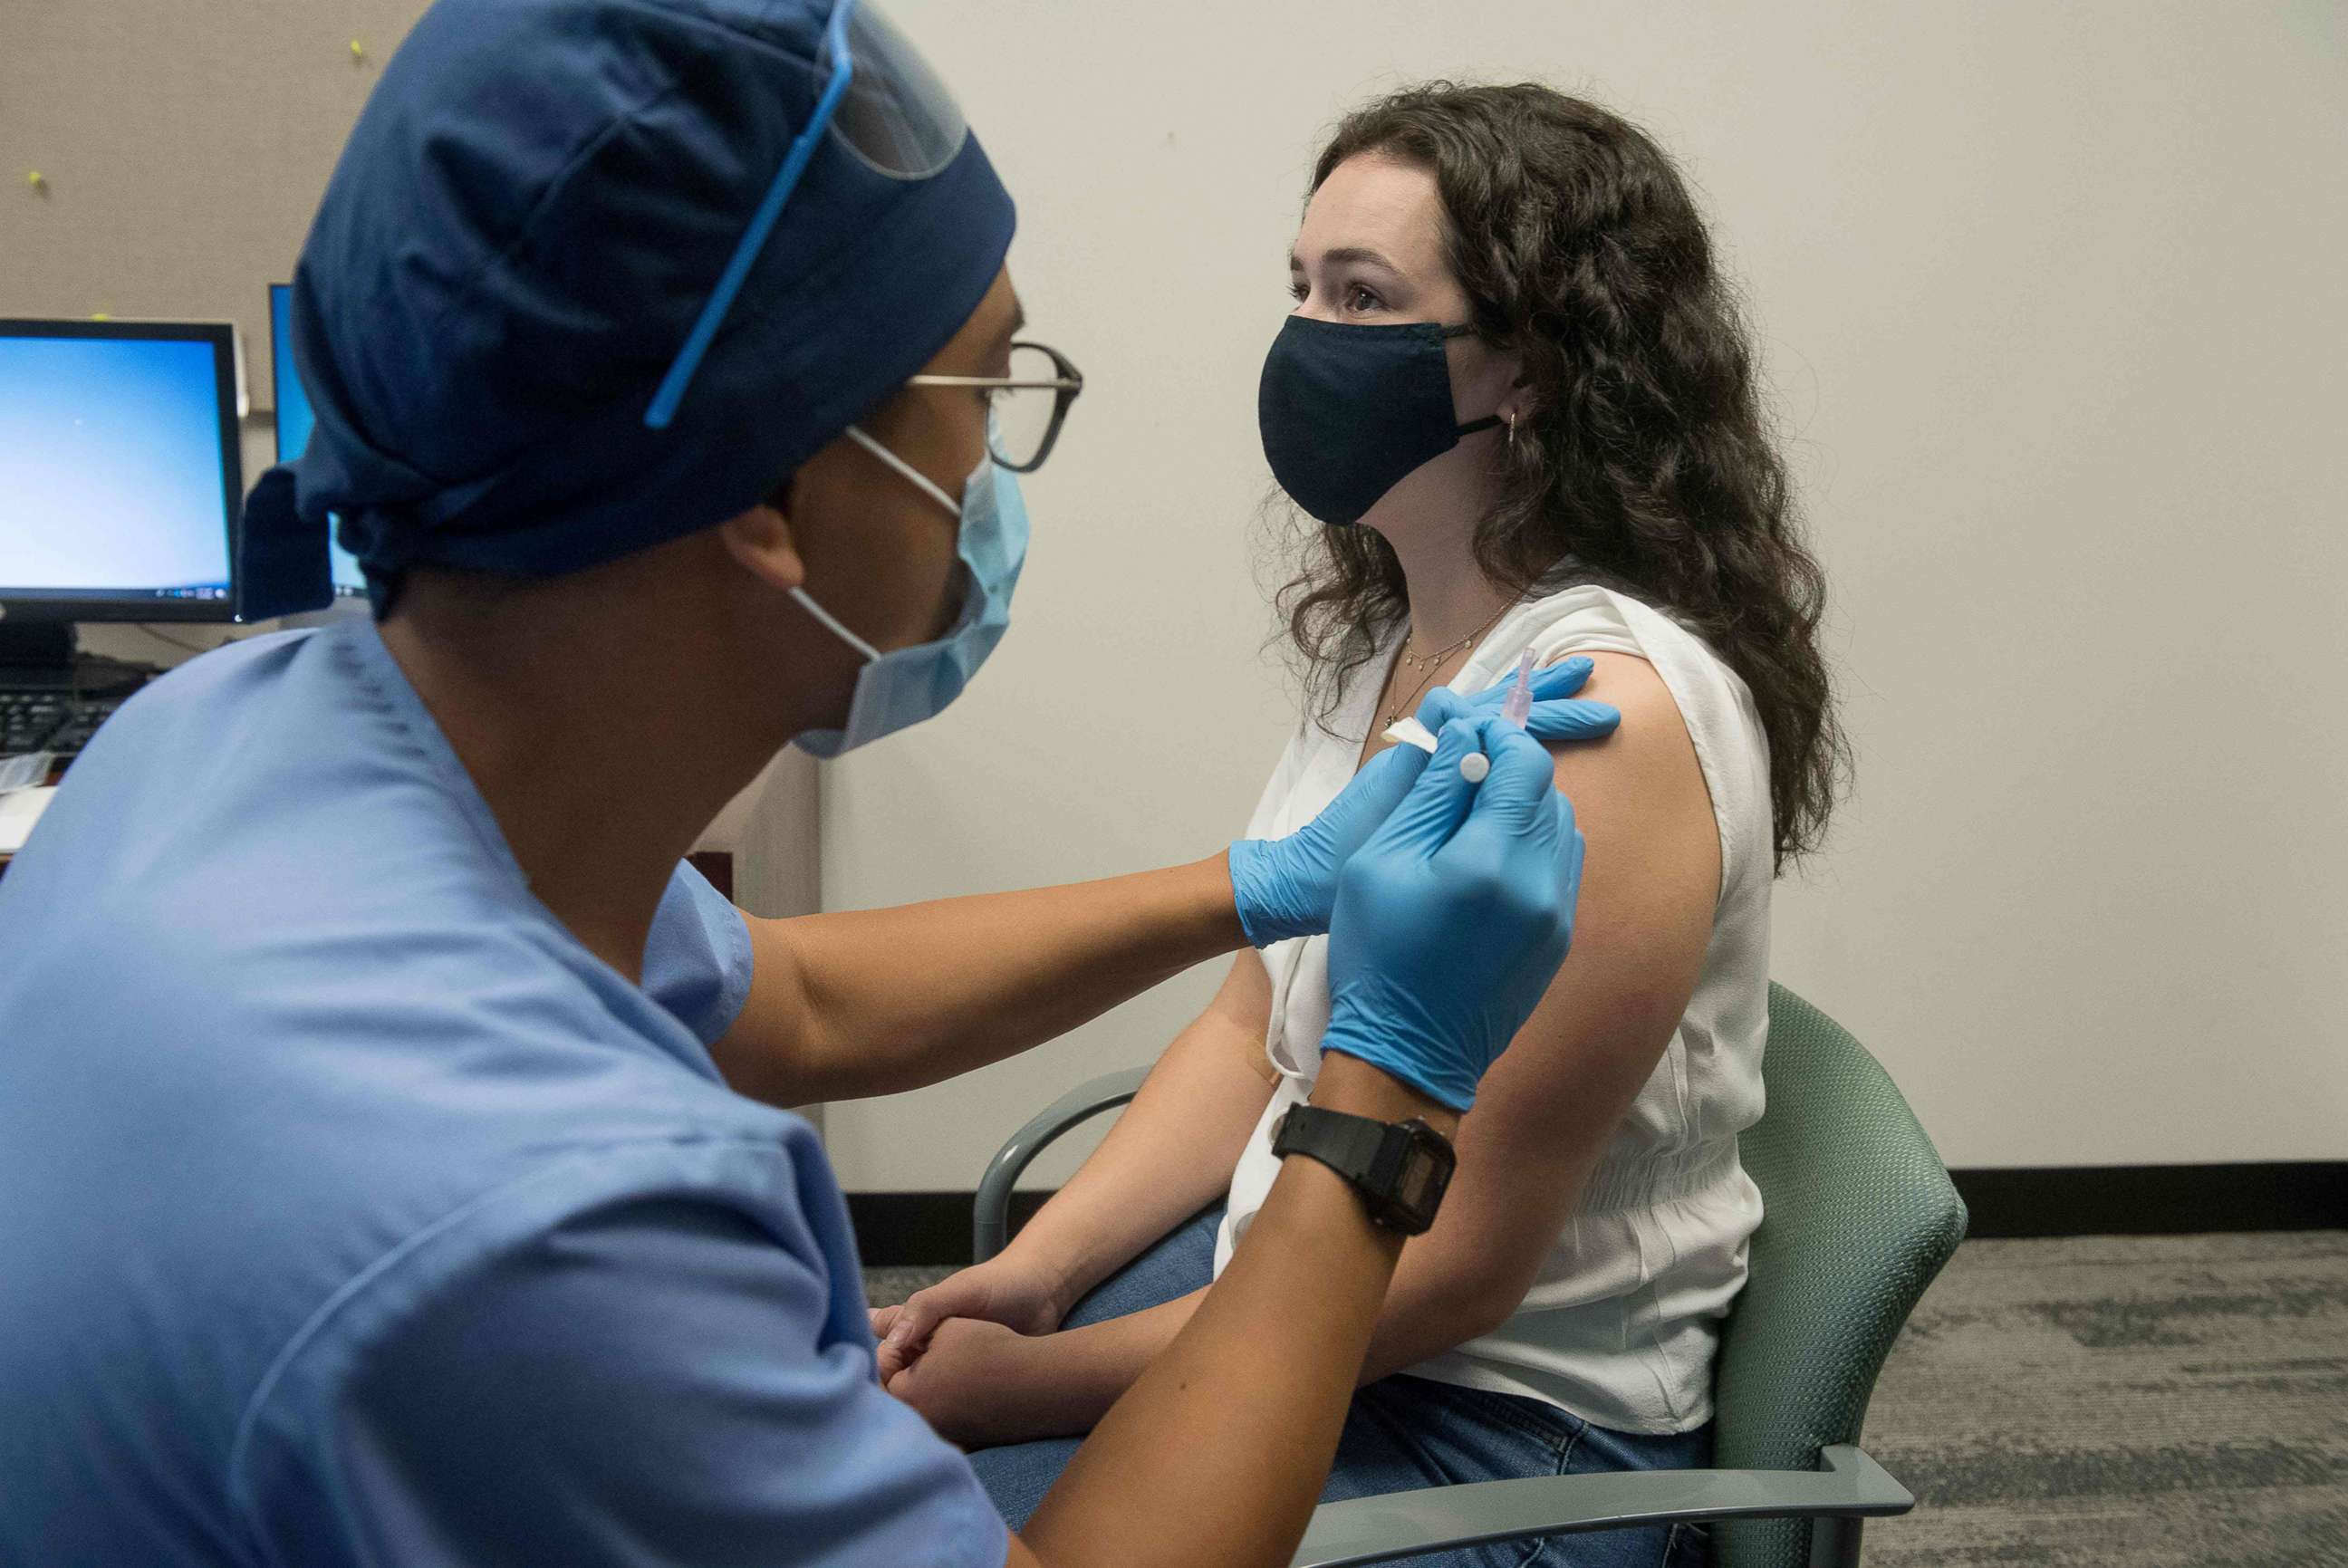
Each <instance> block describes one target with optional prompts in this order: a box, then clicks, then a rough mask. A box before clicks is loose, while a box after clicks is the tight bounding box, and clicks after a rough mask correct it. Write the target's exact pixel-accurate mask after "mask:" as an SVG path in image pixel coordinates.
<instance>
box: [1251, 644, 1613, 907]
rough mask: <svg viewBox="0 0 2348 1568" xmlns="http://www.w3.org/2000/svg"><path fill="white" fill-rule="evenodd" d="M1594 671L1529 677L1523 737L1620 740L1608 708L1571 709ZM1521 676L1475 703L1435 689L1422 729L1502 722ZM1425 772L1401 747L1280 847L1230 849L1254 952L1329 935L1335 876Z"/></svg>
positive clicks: (1421, 715)
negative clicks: (1504, 704)
mask: <svg viewBox="0 0 2348 1568" xmlns="http://www.w3.org/2000/svg"><path fill="white" fill-rule="evenodd" d="M1590 671H1591V662H1590V661H1589V660H1588V659H1586V658H1581V657H1575V658H1570V659H1567V660H1565V661H1563V662H1562V663H1560V664H1555V665H1550V666H1549V667H1548V668H1547V669H1539V670H1535V671H1534V672H1533V675H1532V688H1533V708H1532V715H1531V717H1529V718H1528V719H1527V720H1526V721H1525V733H1526V734H1528V735H1530V736H1531V737H1533V738H1535V739H1537V740H1596V739H1601V738H1604V737H1606V736H1609V735H1612V734H1613V733H1614V729H1615V727H1616V726H1618V725H1620V724H1621V723H1622V711H1621V710H1620V709H1619V708H1617V707H1614V706H1613V705H1612V704H1611V703H1603V702H1570V701H1567V700H1565V699H1566V698H1569V697H1570V696H1572V695H1573V694H1574V693H1575V692H1578V691H1580V690H1581V687H1582V684H1583V683H1584V682H1586V681H1588V680H1589V679H1590ZM1514 680H1515V676H1513V675H1512V676H1509V679H1507V680H1503V681H1502V682H1501V683H1500V684H1499V685H1498V686H1494V687H1493V688H1492V689H1491V690H1489V691H1487V692H1479V693H1478V694H1477V695H1476V696H1466V697H1463V696H1459V695H1457V693H1455V692H1453V691H1452V690H1451V688H1450V687H1448V686H1437V687H1436V688H1435V689H1434V690H1433V691H1431V692H1429V693H1427V694H1426V700H1425V701H1423V702H1421V703H1420V704H1419V707H1418V716H1417V717H1418V721H1419V722H1420V723H1421V724H1423V725H1425V726H1426V727H1427V729H1428V730H1429V731H1430V732H1434V731H1439V730H1441V729H1442V728H1443V727H1444V725H1445V724H1447V723H1448V722H1449V721H1450V720H1452V719H1454V718H1481V717H1486V716H1488V715H1497V714H1498V712H1499V711H1500V701H1501V699H1502V698H1503V697H1505V696H1507V695H1508V692H1509V686H1510V685H1511V684H1513V682H1514ZM1425 766H1426V752H1424V751H1421V750H1419V749H1418V748H1416V747H1415V746H1395V747H1390V748H1387V749H1386V750H1385V751H1382V752H1380V753H1378V755H1376V756H1375V757H1373V758H1370V760H1369V763H1368V765H1367V766H1366V767H1365V768H1364V769H1362V770H1361V771H1360V772H1359V773H1356V774H1354V780H1353V782H1352V783H1350V784H1348V785H1346V786H1345V788H1344V792H1343V793H1341V794H1339V795H1338V797H1337V798H1336V799H1334V800H1332V801H1330V802H1329V804H1328V806H1327V808H1326V809H1324V810H1323V811H1322V813H1321V814H1320V815H1319V816H1317V817H1315V818H1313V820H1311V821H1310V822H1307V823H1306V824H1305V825H1304V826H1303V827H1302V828H1299V829H1298V830H1296V831H1295V832H1293V833H1291V834H1289V835H1288V837H1286V838H1284V839H1241V840H1240V841H1238V842H1237V843H1234V844H1233V845H1232V846H1231V895H1232V898H1233V899H1234V901H1235V902H1236V903H1238V905H1239V912H1240V928H1241V930H1242V931H1244V932H1246V933H1247V939H1248V941H1249V942H1250V943H1251V944H1254V945H1255V946H1258V947H1266V946H1269V945H1271V944H1272V943H1275V942H1280V941H1284V940H1285V939H1287V938H1289V937H1292V936H1318V935H1319V934H1321V933H1323V932H1324V931H1326V930H1328V929H1329V911H1330V907H1331V906H1332V904H1334V902H1335V900H1336V897H1337V872H1338V870H1339V868H1341V867H1342V866H1344V863H1345V858H1346V857H1347V856H1348V855H1351V854H1352V853H1353V852H1354V851H1355V850H1357V849H1359V848H1361V847H1362V845H1363V844H1364V843H1365V842H1366V841H1368V839H1369V836H1370V834H1371V833H1372V832H1374V831H1375V830H1376V829H1377V825H1378V824H1379V823H1380V822H1383V821H1385V819H1386V813H1387V812H1389V811H1391V810H1394V808H1395V802H1396V801H1398V800H1400V799H1402V798H1403V796H1404V795H1405V794H1406V793H1407V792H1408V791H1409V789H1410V787H1411V785H1412V783H1413V782H1414V781H1416V779H1417V778H1418V775H1419V770H1420V769H1422V768H1424V767H1425Z"/></svg>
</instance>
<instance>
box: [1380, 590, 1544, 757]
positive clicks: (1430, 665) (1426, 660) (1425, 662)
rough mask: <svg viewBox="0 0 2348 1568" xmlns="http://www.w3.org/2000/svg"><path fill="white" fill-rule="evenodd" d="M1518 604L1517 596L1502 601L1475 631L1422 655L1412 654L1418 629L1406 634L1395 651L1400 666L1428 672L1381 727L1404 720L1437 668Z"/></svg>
mask: <svg viewBox="0 0 2348 1568" xmlns="http://www.w3.org/2000/svg"><path fill="white" fill-rule="evenodd" d="M1516 607H1517V606H1516V602H1515V601H1514V600H1510V601H1509V603H1506V604H1503V605H1501V606H1500V607H1499V609H1498V610H1497V611H1495V612H1493V614H1492V618H1491V619H1490V620H1488V621H1487V622H1485V623H1484V624H1482V625H1480V626H1478V627H1477V628H1476V629H1475V630H1474V631H1472V632H1470V633H1468V634H1467V635H1466V636H1464V637H1462V638H1460V639H1459V640H1458V641H1457V642H1456V643H1451V644H1447V645H1445V646H1443V647H1440V648H1437V649H1436V650H1435V652H1433V653H1431V654H1422V655H1418V656H1417V657H1416V658H1414V657H1413V656H1412V655H1411V651H1410V645H1411V640H1412V638H1413V637H1416V635H1417V633H1416V632H1415V631H1414V632H1412V633H1411V634H1408V635H1406V636H1405V637H1404V638H1403V640H1402V651H1401V652H1400V653H1398V654H1396V655H1395V660H1396V667H1397V668H1400V669H1412V670H1425V671H1426V674H1425V675H1423V676H1419V677H1418V684H1417V685H1416V686H1413V687H1411V688H1410V690H1409V691H1408V692H1407V693H1406V694H1405V695H1404V696H1403V697H1402V699H1401V700H1400V701H1399V702H1396V703H1395V706H1394V709H1393V711H1392V712H1390V713H1388V714H1387V715H1386V721H1385V724H1384V725H1382V726H1380V728H1381V729H1391V728H1393V727H1395V725H1397V724H1399V723H1401V722H1402V716H1403V713H1404V711H1405V710H1406V709H1407V708H1409V707H1410V705H1411V704H1412V703H1413V702H1414V701H1416V699H1417V697H1418V694H1419V693H1421V692H1423V691H1425V690H1426V688H1427V686H1428V684H1429V683H1430V682H1432V681H1433V680H1434V679H1435V672H1436V671H1437V670H1438V669H1440V668H1441V667H1442V665H1443V661H1444V660H1446V659H1447V658H1449V657H1450V656H1451V655H1453V654H1456V653H1457V652H1458V651H1459V650H1460V649H1462V648H1464V647H1467V646H1468V645H1470V644H1472V643H1473V642H1475V640H1476V639H1477V638H1478V637H1480V636H1482V635H1483V634H1485V633H1487V632H1488V631H1490V630H1491V629H1492V628H1493V627H1495V626H1497V625H1498V624H1500V617H1501V616H1503V615H1505V614H1508V613H1509V611H1511V610H1513V609H1515V608H1516Z"/></svg>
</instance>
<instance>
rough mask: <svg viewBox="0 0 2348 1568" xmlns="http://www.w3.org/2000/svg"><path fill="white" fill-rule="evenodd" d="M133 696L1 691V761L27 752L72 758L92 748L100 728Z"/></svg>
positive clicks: (49, 690) (35, 690) (53, 689)
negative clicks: (94, 736)
mask: <svg viewBox="0 0 2348 1568" xmlns="http://www.w3.org/2000/svg"><path fill="white" fill-rule="evenodd" d="M129 696H130V694H129V693H128V692H117V693H115V694H113V695H112V696H89V695H88V694H86V693H76V692H71V691H60V690H57V688H56V687H48V688H46V689H40V688H36V689H33V690H21V689H19V690H7V689H0V757H13V756H15V754H17V753H18V752H24V751H54V752H56V753H57V754H58V755H59V756H60V757H69V756H71V755H72V754H73V753H75V752H77V751H79V750H80V749H81V748H83V747H85V746H87V745H88V744H89V738H90V737H91V736H93V735H95V734H97V733H98V726H99V725H101V724H104V723H105V722H106V721H107V720H108V719H109V718H111V717H114V710H115V709H116V708H118V707H121V706H122V705H123V704H124V703H125V702H126V701H128V700H129Z"/></svg>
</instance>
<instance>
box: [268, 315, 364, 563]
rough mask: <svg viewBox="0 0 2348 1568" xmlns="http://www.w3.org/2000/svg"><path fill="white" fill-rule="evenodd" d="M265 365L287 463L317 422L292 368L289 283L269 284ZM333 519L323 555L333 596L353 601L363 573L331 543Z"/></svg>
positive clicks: (329, 521) (281, 451) (280, 450)
mask: <svg viewBox="0 0 2348 1568" xmlns="http://www.w3.org/2000/svg"><path fill="white" fill-rule="evenodd" d="M269 344H270V354H269V362H270V364H271V366H273V370H274V379H275V381H276V383H277V460H278V461H279V462H281V463H290V462H292V461H293V459H296V458H298V457H300V456H301V455H302V449H303V448H304V447H306V446H308V445H309V444H310V428H311V427H312V426H314V425H315V424H316V423H317V422H318V417H317V415H315V414H314V413H312V412H311V411H310V395H309V394H308V393H307V392H305V391H304V390H303V389H302V373H301V372H300V371H299V370H297V369H295V368H294V367H293V286H292V285H291V284H270V285H269ZM334 526H335V524H334V520H333V519H332V518H331V517H329V518H328V519H327V521H326V530H327V532H326V541H327V549H326V553H327V555H328V557H329V558H330V559H331V560H332V562H333V570H334V579H335V593H336V595H338V596H339V597H342V598H345V599H348V598H355V597H357V596H359V595H362V594H364V593H366V573H363V572H361V571H360V570H359V563H358V562H357V560H356V559H355V557H354V556H353V555H352V554H351V552H349V551H347V550H345V549H344V548H343V547H342V546H341V545H339V544H336V543H335V542H334Z"/></svg>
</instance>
